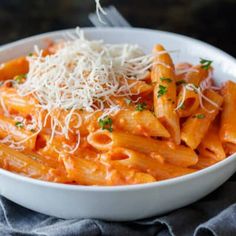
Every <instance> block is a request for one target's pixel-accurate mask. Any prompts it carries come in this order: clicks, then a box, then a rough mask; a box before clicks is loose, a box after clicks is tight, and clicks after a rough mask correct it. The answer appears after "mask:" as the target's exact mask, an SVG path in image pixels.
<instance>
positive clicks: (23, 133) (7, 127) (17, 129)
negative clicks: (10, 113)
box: [0, 115, 36, 150]
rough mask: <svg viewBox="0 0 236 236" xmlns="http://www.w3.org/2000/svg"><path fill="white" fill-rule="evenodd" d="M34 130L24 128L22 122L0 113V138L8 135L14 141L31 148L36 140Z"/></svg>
mask: <svg viewBox="0 0 236 236" xmlns="http://www.w3.org/2000/svg"><path fill="white" fill-rule="evenodd" d="M34 133H35V131H30V130H26V129H25V127H24V125H23V123H22V122H19V121H16V120H14V119H12V118H8V117H5V116H3V115H0V138H1V139H4V138H7V137H10V139H13V140H14V141H15V142H16V143H19V144H22V145H23V146H24V147H25V148H27V149H29V150H33V149H34V147H35V142H36V135H34Z"/></svg>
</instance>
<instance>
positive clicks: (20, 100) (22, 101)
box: [0, 87, 39, 117]
mask: <svg viewBox="0 0 236 236" xmlns="http://www.w3.org/2000/svg"><path fill="white" fill-rule="evenodd" d="M0 101H1V103H0V104H1V106H2V107H3V106H4V108H5V109H6V110H7V112H9V113H10V114H15V115H22V116H24V117H26V116H28V115H33V114H34V115H36V113H37V111H38V110H39V109H37V108H36V105H37V104H38V102H37V101H36V99H35V98H34V97H32V96H26V97H22V96H20V95H19V94H18V93H17V91H16V89H15V88H7V87H1V88H0Z"/></svg>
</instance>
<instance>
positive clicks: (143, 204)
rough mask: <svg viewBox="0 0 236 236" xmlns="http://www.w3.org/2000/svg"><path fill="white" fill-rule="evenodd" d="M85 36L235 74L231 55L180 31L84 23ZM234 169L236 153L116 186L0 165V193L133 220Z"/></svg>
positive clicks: (3, 53) (8, 51)
mask: <svg viewBox="0 0 236 236" xmlns="http://www.w3.org/2000/svg"><path fill="white" fill-rule="evenodd" d="M84 30H85V33H86V36H87V37H88V38H89V39H104V40H105V41H106V42H110V43H138V44H140V45H141V46H143V47H144V48H145V50H146V51H147V52H148V51H149V52H150V51H151V49H152V47H153V45H154V44H156V43H162V44H164V46H165V47H166V48H167V49H168V50H174V49H180V52H179V53H176V54H173V56H174V60H175V62H180V61H189V62H193V63H197V62H198V61H199V57H203V58H209V59H213V60H214V64H213V65H214V67H215V79H216V80H217V81H218V82H223V81H226V80H228V79H231V80H236V61H235V59H234V58H232V57H231V56H229V55H228V54H226V53H224V52H222V51H220V50H219V49H216V48H214V47H212V46H210V45H208V44H206V43H203V42H200V41H198V40H195V39H191V38H188V37H185V36H181V35H177V34H173V33H166V32H161V31H156V30H155V31H154V30H145V29H134V28H133V29H124V28H122V29H121V28H106V29H102V28H101V29H95V28H86V29H84ZM64 33H65V31H58V32H52V33H47V34H42V35H39V36H34V37H30V38H27V39H23V40H20V41H17V42H14V43H11V44H8V45H5V46H3V47H1V48H0V61H1V62H4V61H6V60H8V59H11V58H14V57H17V56H20V55H22V54H27V53H29V52H31V51H32V50H33V46H34V45H35V44H38V45H40V46H45V45H46V43H47V42H46V40H45V39H47V38H51V39H58V38H60V37H61V36H62V35H63V34H64ZM235 170H236V155H232V156H230V157H228V158H227V159H226V160H224V161H222V162H219V163H218V164H215V165H213V166H211V167H209V168H206V169H204V170H201V171H198V172H196V173H193V174H189V175H186V176H182V177H178V178H174V179H170V180H165V181H161V182H156V183H150V184H140V185H133V186H118V187H94V186H73V185H65V184H56V183H49V182H43V181H40V180H35V179H31V178H27V177H23V176H20V175H17V174H13V173H11V172H8V171H6V170H2V169H0V193H1V194H2V195H3V196H4V197H6V198H8V199H10V200H12V201H14V202H16V203H18V204H20V205H22V206H24V207H27V208H29V209H32V210H35V211H38V212H41V213H44V214H47V215H52V216H57V217H61V218H98V219H104V220H115V221H127V220H136V219H142V218H146V217H151V216H154V215H158V214H162V213H166V212H169V211H171V210H174V209H177V208H179V207H183V206H186V205H188V204H190V203H192V202H194V201H196V200H198V199H200V198H202V197H204V196H206V195H207V194H209V193H210V192H212V191H213V190H214V189H216V188H217V187H219V186H220V185H221V184H223V183H224V182H225V181H226V180H227V179H228V178H229V177H230V176H231V175H232V174H233V173H234V172H235Z"/></svg>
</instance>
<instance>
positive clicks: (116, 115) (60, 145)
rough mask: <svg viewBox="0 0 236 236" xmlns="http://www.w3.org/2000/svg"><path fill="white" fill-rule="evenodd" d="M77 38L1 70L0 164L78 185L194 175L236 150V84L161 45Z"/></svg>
mask: <svg viewBox="0 0 236 236" xmlns="http://www.w3.org/2000/svg"><path fill="white" fill-rule="evenodd" d="M77 36H78V37H77V38H75V37H74V39H73V40H68V41H64V42H60V43H56V42H55V43H53V44H50V46H49V47H48V48H45V49H43V50H39V49H38V50H36V51H35V52H34V53H31V54H30V55H28V56H26V55H25V56H22V57H20V58H15V59H12V60H11V61H8V62H5V63H3V64H2V65H1V66H0V81H1V85H0V167H1V168H3V169H6V170H9V171H12V172H14V173H18V174H21V175H24V176H28V177H31V178H36V179H40V180H44V181H52V182H58V183H66V184H77V185H103V186H113V185H129V184H143V183H150V182H155V181H161V180H165V179H170V178H175V177H178V176H182V175H186V174H191V173H193V172H195V171H198V170H200V169H203V168H206V167H208V166H210V165H213V164H215V163H217V162H219V161H222V160H224V159H225V158H226V157H227V156H229V155H231V154H233V153H234V152H235V151H236V122H235V119H233V118H232V116H231V115H230V114H234V112H236V83H235V82H233V81H227V82H226V83H225V84H223V85H220V86H218V87H217V86H216V85H215V84H214V78H213V76H214V74H213V72H214V69H213V65H212V61H210V60H208V59H203V58H201V59H199V64H197V65H192V64H190V63H182V64H176V65H175V64H174V62H173V60H172V58H171V55H170V53H169V52H168V51H167V49H165V48H164V47H163V46H162V45H158V44H157V45H154V50H153V52H150V54H144V53H143V51H142V50H141V49H140V48H139V47H138V46H137V45H132V44H124V45H111V44H105V43H103V42H101V41H89V40H87V39H86V38H85V37H84V35H83V32H81V31H79V32H77Z"/></svg>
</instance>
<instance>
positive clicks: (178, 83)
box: [176, 80, 186, 86]
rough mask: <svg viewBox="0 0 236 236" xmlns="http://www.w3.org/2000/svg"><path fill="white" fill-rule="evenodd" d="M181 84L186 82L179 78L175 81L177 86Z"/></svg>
mask: <svg viewBox="0 0 236 236" xmlns="http://www.w3.org/2000/svg"><path fill="white" fill-rule="evenodd" d="M181 84H186V81H185V80H179V81H176V85H177V86H179V85H181Z"/></svg>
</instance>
